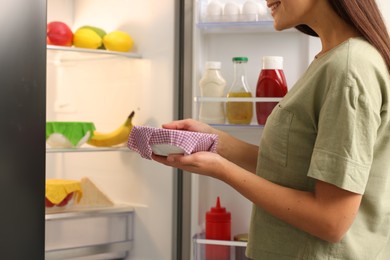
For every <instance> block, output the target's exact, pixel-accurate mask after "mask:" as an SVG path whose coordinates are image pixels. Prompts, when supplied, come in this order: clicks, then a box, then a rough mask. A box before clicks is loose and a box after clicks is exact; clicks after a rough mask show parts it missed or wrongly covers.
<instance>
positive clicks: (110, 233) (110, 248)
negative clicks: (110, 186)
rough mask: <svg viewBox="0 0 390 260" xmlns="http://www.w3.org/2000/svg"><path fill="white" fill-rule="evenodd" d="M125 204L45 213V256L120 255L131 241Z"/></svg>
mask: <svg viewBox="0 0 390 260" xmlns="http://www.w3.org/2000/svg"><path fill="white" fill-rule="evenodd" d="M133 219H134V209H133V208H132V207H128V206H123V207H121V206H115V207H110V208H99V209H88V210H87V209H83V210H75V211H72V212H71V211H67V212H62V213H54V214H46V224H45V225H46V230H45V233H46V237H45V259H46V260H50V259H79V260H81V259H83V260H84V259H94V260H97V259H123V258H125V257H126V256H127V254H128V252H129V251H130V250H131V248H132V245H133V230H134V229H133Z"/></svg>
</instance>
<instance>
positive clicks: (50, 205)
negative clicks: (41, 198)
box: [45, 198, 54, 208]
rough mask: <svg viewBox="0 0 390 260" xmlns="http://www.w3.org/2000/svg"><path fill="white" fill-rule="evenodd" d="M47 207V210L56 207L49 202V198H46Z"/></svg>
mask: <svg viewBox="0 0 390 260" xmlns="http://www.w3.org/2000/svg"><path fill="white" fill-rule="evenodd" d="M45 206H46V207H47V208H52V207H54V204H53V203H52V202H51V201H50V200H48V199H47V198H45Z"/></svg>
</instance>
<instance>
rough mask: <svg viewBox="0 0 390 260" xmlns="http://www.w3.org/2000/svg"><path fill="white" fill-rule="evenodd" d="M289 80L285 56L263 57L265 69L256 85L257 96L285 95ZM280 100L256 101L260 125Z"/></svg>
mask: <svg viewBox="0 0 390 260" xmlns="http://www.w3.org/2000/svg"><path fill="white" fill-rule="evenodd" d="M286 93H287V82H286V77H285V76H284V72H283V57H280V56H265V57H263V69H262V70H261V72H260V75H259V79H258V81H257V87H256V97H284V96H285V95H286ZM277 104H278V102H256V117H257V123H258V124H259V125H264V124H265V122H266V121H267V118H268V116H269V114H271V112H272V110H273V109H274V107H275V106H276V105H277Z"/></svg>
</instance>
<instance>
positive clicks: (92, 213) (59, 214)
mask: <svg viewBox="0 0 390 260" xmlns="http://www.w3.org/2000/svg"><path fill="white" fill-rule="evenodd" d="M132 212H134V208H133V207H131V206H128V205H119V204H118V205H114V206H112V207H72V206H71V207H66V208H65V209H58V210H55V209H49V210H46V214H45V220H46V221H51V220H60V219H71V218H86V217H96V216H97V215H99V216H102V215H112V214H121V213H132Z"/></svg>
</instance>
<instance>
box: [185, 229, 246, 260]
mask: <svg viewBox="0 0 390 260" xmlns="http://www.w3.org/2000/svg"><path fill="white" fill-rule="evenodd" d="M192 243H193V247H194V260H202V259H205V254H206V247H208V248H207V250H213V249H216V250H220V248H222V247H225V248H226V249H227V250H229V251H230V255H231V256H232V259H233V255H235V254H236V251H237V250H240V249H243V248H244V249H245V248H246V245H247V243H246V242H241V241H233V240H228V241H224V240H212V239H206V238H205V234H204V233H200V234H196V235H194V236H193V238H192Z"/></svg>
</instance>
